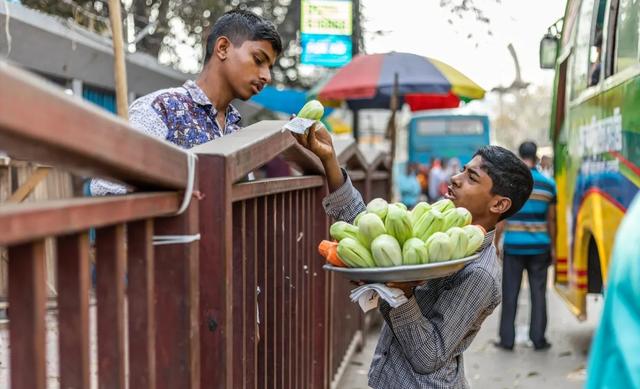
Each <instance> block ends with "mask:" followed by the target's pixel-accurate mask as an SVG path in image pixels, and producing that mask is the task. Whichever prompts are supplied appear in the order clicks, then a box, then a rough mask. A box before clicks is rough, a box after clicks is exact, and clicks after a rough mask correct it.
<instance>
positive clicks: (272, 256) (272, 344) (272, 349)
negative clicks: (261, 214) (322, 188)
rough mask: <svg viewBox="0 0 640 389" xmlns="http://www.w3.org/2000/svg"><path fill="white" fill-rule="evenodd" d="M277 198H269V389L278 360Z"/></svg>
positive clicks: (267, 369) (273, 382) (267, 385)
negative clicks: (276, 296) (276, 280)
mask: <svg viewBox="0 0 640 389" xmlns="http://www.w3.org/2000/svg"><path fill="white" fill-rule="evenodd" d="M275 202H276V198H275V196H268V198H267V256H266V258H265V259H266V262H267V263H266V278H267V285H266V286H265V295H266V304H265V316H266V320H265V322H266V331H265V332H266V339H265V341H266V346H267V348H266V353H265V355H266V359H267V361H266V362H267V364H266V373H267V382H266V387H267V388H274V389H275V359H276V336H275V333H276V331H275V330H276V320H275V313H276V309H275V303H276V299H275V293H276V288H275V274H276V273H275V268H276V265H275V262H276V246H277V245H276V244H275V232H276V218H275V213H276V209H275Z"/></svg>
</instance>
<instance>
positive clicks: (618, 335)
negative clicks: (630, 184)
mask: <svg viewBox="0 0 640 389" xmlns="http://www.w3.org/2000/svg"><path fill="white" fill-rule="evenodd" d="M639 231H640V195H636V197H635V199H634V201H633V203H631V206H630V207H629V210H628V211H627V215H626V216H625V217H624V219H623V221H622V224H621V225H620V228H619V229H618V232H617V234H616V241H615V244H614V248H613V256H612V261H611V265H610V266H609V276H608V279H607V284H606V289H605V298H604V310H603V311H602V318H601V319H600V325H599V327H598V329H597V330H596V334H595V337H594V339H593V344H592V345H591V350H590V351H589V365H588V367H587V385H586V388H587V389H608V388H611V389H614V388H640V239H639V238H640V232H639Z"/></svg>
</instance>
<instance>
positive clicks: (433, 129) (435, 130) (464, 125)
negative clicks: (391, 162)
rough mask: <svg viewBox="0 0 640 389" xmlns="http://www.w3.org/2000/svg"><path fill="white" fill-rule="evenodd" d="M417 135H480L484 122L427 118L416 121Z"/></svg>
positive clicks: (482, 131)
mask: <svg viewBox="0 0 640 389" xmlns="http://www.w3.org/2000/svg"><path fill="white" fill-rule="evenodd" d="M417 132H418V135H425V136H426V135H481V134H483V133H484V124H483V123H482V121H481V120H477V119H449V120H443V119H428V120H420V121H418V126H417Z"/></svg>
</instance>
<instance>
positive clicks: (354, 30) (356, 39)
mask: <svg viewBox="0 0 640 389" xmlns="http://www.w3.org/2000/svg"><path fill="white" fill-rule="evenodd" d="M352 1H353V3H352V7H353V10H352V12H351V14H352V23H353V24H352V25H351V56H352V57H355V56H356V55H358V54H360V33H361V32H360V0H352ZM352 112H353V121H352V127H353V138H354V139H355V141H356V144H357V143H358V138H359V135H360V134H359V132H360V131H359V130H360V120H358V116H359V114H360V110H358V109H354V110H353V111H352Z"/></svg>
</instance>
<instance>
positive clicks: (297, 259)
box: [291, 190, 302, 388]
mask: <svg viewBox="0 0 640 389" xmlns="http://www.w3.org/2000/svg"><path fill="white" fill-rule="evenodd" d="M301 195H302V193H301V191H300V190H297V191H296V192H295V208H294V209H295V241H296V247H295V256H294V257H293V264H292V265H291V268H292V269H293V277H294V280H295V283H294V299H295V306H294V311H293V315H292V319H293V323H294V326H293V327H294V329H293V331H292V333H293V335H294V337H293V340H294V342H293V354H294V357H293V371H294V373H295V375H294V385H293V386H294V388H301V387H302V363H301V362H302V361H301V357H302V355H301V353H302V350H301V346H302V344H301V343H302V342H301V337H302V334H301V330H302V320H301V319H302V315H301V307H302V301H301V299H302V278H301V271H300V270H301V267H302V265H301V263H302V261H301V254H302V250H301V236H300V229H301V228H302V224H301V220H302V211H301V209H300V205H301Z"/></svg>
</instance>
